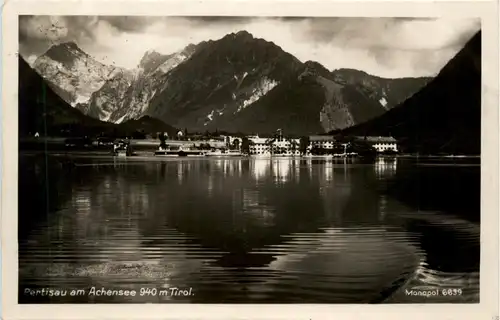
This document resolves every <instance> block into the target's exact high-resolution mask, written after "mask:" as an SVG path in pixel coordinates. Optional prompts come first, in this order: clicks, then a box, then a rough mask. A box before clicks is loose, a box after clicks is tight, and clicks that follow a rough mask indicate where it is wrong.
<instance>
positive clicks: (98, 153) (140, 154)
mask: <svg viewBox="0 0 500 320" xmlns="http://www.w3.org/2000/svg"><path fill="white" fill-rule="evenodd" d="M18 155H20V156H24V155H57V156H89V157H92V156H108V157H110V158H115V157H116V158H138V157H140V158H144V157H147V158H174V159H175V158H213V159H219V158H224V159H228V158H229V159H230V158H252V159H276V158H278V159H280V158H281V159H284V158H289V159H339V160H340V159H360V157H357V156H348V157H344V156H332V155H303V156H299V155H248V156H244V155H242V156H235V155H213V156H206V155H194V156H185V157H182V156H177V155H172V156H164V155H155V154H154V151H137V152H134V155H132V156H127V157H121V156H116V155H113V154H111V152H110V151H109V150H106V151H102V150H47V151H46V150H19V152H18ZM376 158H401V159H457V160H458V159H481V156H480V155H456V156H455V155H444V156H440V155H439V156H438V155H426V156H421V155H420V156H419V155H382V154H380V155H377V156H376Z"/></svg>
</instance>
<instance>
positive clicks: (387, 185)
mask: <svg viewBox="0 0 500 320" xmlns="http://www.w3.org/2000/svg"><path fill="white" fill-rule="evenodd" d="M476 162H478V160H473V161H466V160H460V161H459V160H455V161H451V160H443V159H441V160H439V159H426V160H418V161H416V160H415V159H413V160H412V159H396V158H379V159H377V160H376V161H375V162H374V163H361V162H359V161H357V160H344V159H336V160H335V159H286V158H282V159H280V158H275V159H249V158H241V159H240V158H233V159H222V158H220V159H217V158H200V159H197V158H184V159H181V158H179V159H178V158H170V159H167V158H163V159H159V158H135V159H134V158H133V157H131V158H113V157H108V156H102V157H91V156H88V157H85V156H68V155H47V156H37V155H31V156H30V155H20V159H19V194H20V198H19V295H18V298H19V302H20V303H100V302H103V303H144V302H149V303H168V302H173V303H439V302H463V303H466V302H467V303H477V302H478V301H479V262H480V259H479V251H480V247H479V239H480V227H479V226H480V221H479V217H480V206H479V199H480V189H479V188H480V185H479V182H480V166H479V164H478V163H476ZM42 289H43V290H42ZM37 290H38V291H37ZM49 290H59V291H58V292H56V291H50V292H51V293H50V294H47V292H49ZM72 290H75V291H74V292H75V293H74V294H71V292H72ZM76 290H82V291H80V292H78V291H76ZM107 290H110V291H107ZM120 290H122V291H120ZM104 291H105V292H104ZM133 291H134V292H135V295H134V296H133V295H132V292H133ZM63 293H66V295H65V296H58V294H63Z"/></svg>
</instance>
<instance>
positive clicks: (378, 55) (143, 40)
mask: <svg viewBox="0 0 500 320" xmlns="http://www.w3.org/2000/svg"><path fill="white" fill-rule="evenodd" d="M479 29H480V20H479V19H459V20H457V19H441V18H440V19H430V18H426V19H414V18H349V17H346V18H344V17H342V18H323V17H321V18H314V17H277V18H271V17H173V16H170V17H145V16H20V18H19V52H20V54H21V56H23V57H24V58H25V59H26V60H27V61H28V62H30V63H32V62H33V61H34V60H35V59H36V57H37V56H39V55H41V54H43V53H44V52H45V51H46V50H48V48H49V47H50V46H51V45H54V44H58V43H61V42H68V41H74V42H75V43H77V44H78V46H79V47H80V48H81V49H82V50H84V51H85V52H87V53H88V54H90V55H91V56H93V57H94V58H95V59H96V60H98V61H101V62H104V63H106V64H114V65H117V66H121V67H125V68H128V69H133V68H136V67H137V65H138V63H139V61H140V60H141V58H142V56H143V55H144V53H145V52H146V51H148V50H156V51H158V52H160V53H164V54H170V53H174V52H176V51H179V50H181V49H182V48H184V47H185V46H186V45H188V44H190V43H194V44H196V43H198V42H201V41H207V40H217V39H220V38H222V37H223V36H224V35H226V34H228V33H231V32H237V31H240V30H246V31H248V32H250V33H251V34H252V35H253V36H254V37H256V38H263V39H265V40H267V41H272V42H274V43H275V44H277V45H279V46H280V47H281V48H282V49H283V50H285V51H287V52H289V53H291V54H293V55H294V56H295V57H297V58H298V59H299V60H301V61H303V62H305V61H307V60H313V61H317V62H319V63H321V64H322V65H324V66H325V67H326V68H328V69H330V70H334V69H339V68H354V69H358V70H363V71H365V72H368V73H370V74H372V75H377V76H380V77H387V78H399V77H419V76H434V75H435V74H437V73H438V72H439V70H440V69H441V68H442V67H443V66H444V65H445V64H446V62H448V61H449V60H450V59H451V58H452V57H453V56H454V55H455V54H456V53H457V52H458V51H459V50H460V49H461V48H462V47H463V46H464V45H465V43H466V42H467V41H468V40H469V39H470V38H471V37H472V36H473V35H474V33H476V32H477V31H478V30H479Z"/></svg>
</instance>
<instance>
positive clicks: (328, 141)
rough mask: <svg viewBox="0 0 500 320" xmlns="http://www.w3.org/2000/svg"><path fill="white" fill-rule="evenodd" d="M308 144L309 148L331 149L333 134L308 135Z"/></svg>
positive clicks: (333, 141)
mask: <svg viewBox="0 0 500 320" xmlns="http://www.w3.org/2000/svg"><path fill="white" fill-rule="evenodd" d="M309 145H310V147H311V148H313V147H316V148H322V149H333V147H334V146H335V138H334V137H333V136H310V137H309Z"/></svg>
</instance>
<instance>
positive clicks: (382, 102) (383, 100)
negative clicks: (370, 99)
mask: <svg viewBox="0 0 500 320" xmlns="http://www.w3.org/2000/svg"><path fill="white" fill-rule="evenodd" d="M378 102H380V104H381V105H383V106H384V107H385V106H387V100H386V99H385V97H382V98H380V100H379V101H378Z"/></svg>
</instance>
